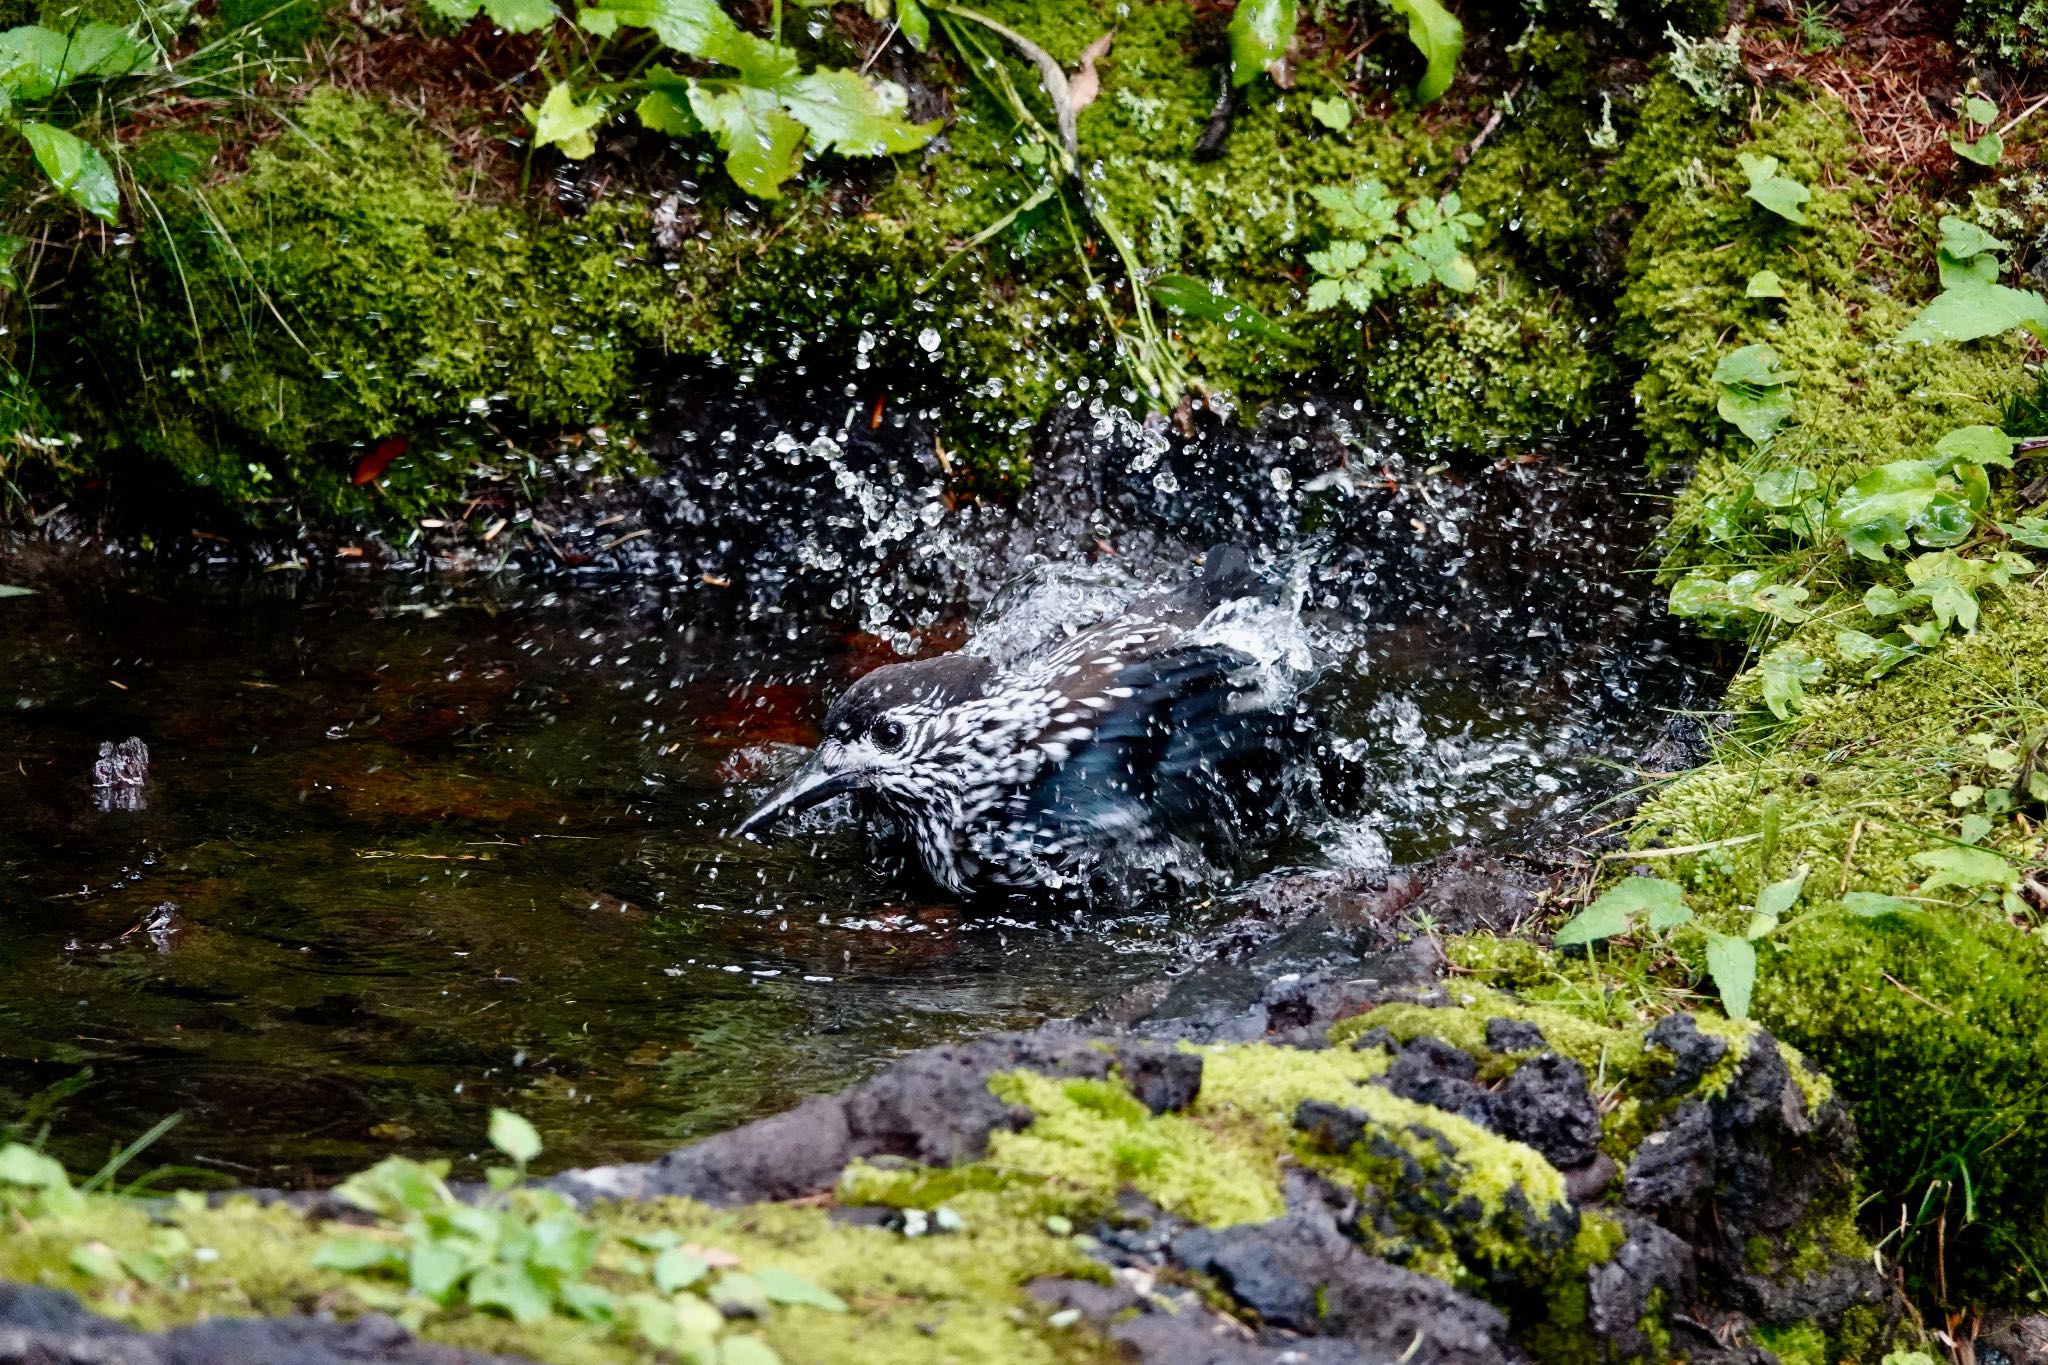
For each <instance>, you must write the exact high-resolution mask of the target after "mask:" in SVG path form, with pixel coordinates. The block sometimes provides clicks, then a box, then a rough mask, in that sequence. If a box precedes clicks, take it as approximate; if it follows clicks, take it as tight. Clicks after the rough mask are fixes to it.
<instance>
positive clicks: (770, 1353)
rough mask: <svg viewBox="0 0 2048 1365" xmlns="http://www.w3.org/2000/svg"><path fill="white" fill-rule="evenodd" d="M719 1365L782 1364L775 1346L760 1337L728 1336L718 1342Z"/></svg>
mask: <svg viewBox="0 0 2048 1365" xmlns="http://www.w3.org/2000/svg"><path fill="white" fill-rule="evenodd" d="M718 1365H782V1357H781V1356H779V1355H777V1354H776V1353H775V1348H774V1347H772V1346H770V1345H769V1344H768V1343H767V1342H765V1341H763V1340H761V1338H759V1337H740V1336H732V1337H727V1338H725V1339H724V1340H723V1341H721V1342H719V1343H718Z"/></svg>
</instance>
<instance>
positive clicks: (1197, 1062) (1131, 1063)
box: [1116, 1041, 1202, 1114]
mask: <svg viewBox="0 0 2048 1365" xmlns="http://www.w3.org/2000/svg"><path fill="white" fill-rule="evenodd" d="M1116 1065H1117V1070H1119V1071H1121V1072H1122V1073H1123V1078H1124V1084H1125V1085H1128V1086H1129V1087H1130V1088H1131V1093H1132V1094H1133V1095H1136V1096H1137V1097H1138V1102H1139V1103H1140V1104H1143V1105H1144V1106H1145V1107H1146V1108H1147V1109H1149V1110H1151V1111H1152V1112H1153V1113H1155V1114H1165V1113H1169V1112H1172V1111H1175V1110H1180V1109H1185V1108H1187V1107H1188V1106H1189V1105H1191V1104H1193V1103H1194V1102H1195V1097H1196V1096H1197V1095H1199V1094H1200V1093H1201V1091H1202V1059H1201V1057H1200V1055H1198V1054H1196V1053H1192V1052H1182V1051H1180V1050H1179V1049H1178V1048H1173V1047H1167V1046H1164V1045H1162V1044H1159V1043H1152V1042H1144V1041H1132V1042H1127V1043H1122V1044H1119V1045H1118V1047H1117V1049H1116Z"/></svg>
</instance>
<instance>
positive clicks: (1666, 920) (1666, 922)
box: [1646, 901, 1692, 934]
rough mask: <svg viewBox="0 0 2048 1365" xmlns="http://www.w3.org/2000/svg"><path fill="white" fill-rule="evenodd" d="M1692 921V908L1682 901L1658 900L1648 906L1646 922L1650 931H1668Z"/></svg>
mask: <svg viewBox="0 0 2048 1365" xmlns="http://www.w3.org/2000/svg"><path fill="white" fill-rule="evenodd" d="M1691 922H1692V910H1691V908H1690V907H1688V906H1687V905H1686V904H1685V903H1684V902H1683V901H1659V902H1658V903H1657V904H1655V905H1652V906H1651V907H1650V914H1649V918H1648V919H1647V921H1646V923H1648V924H1649V926H1650V931H1651V932H1652V933H1657V934H1663V933H1669V932H1670V931H1671V930H1673V929H1676V928H1677V927H1678V926H1679V925H1681V924H1690V923H1691Z"/></svg>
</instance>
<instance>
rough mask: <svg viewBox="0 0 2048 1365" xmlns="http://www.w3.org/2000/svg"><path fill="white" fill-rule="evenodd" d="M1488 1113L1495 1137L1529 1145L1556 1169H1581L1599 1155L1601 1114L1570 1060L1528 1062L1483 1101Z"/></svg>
mask: <svg viewBox="0 0 2048 1365" xmlns="http://www.w3.org/2000/svg"><path fill="white" fill-rule="evenodd" d="M1495 1022H1496V1023H1498V1022H1502V1021H1499V1020H1496V1021H1495ZM1487 1111H1488V1113H1489V1114H1490V1115H1491V1116H1492V1120H1493V1128H1494V1131H1495V1132H1497V1133H1499V1134H1500V1135H1501V1136H1502V1137H1510V1138H1513V1139H1514V1140H1515V1141H1517V1142H1526V1143H1528V1144H1529V1145H1530V1146H1531V1147H1534V1148H1535V1149H1536V1150H1537V1151H1539V1152H1541V1153H1543V1155H1544V1156H1545V1157H1547V1158H1549V1160H1550V1164H1551V1165H1553V1166H1555V1167H1557V1168H1558V1169H1559V1170H1570V1169H1572V1168H1573V1167H1576V1166H1583V1165H1585V1164H1586V1163H1587V1162H1589V1161H1591V1160H1592V1159H1593V1157H1594V1155H1595V1154H1596V1153H1597V1152H1598V1151H1599V1150H1600V1111H1599V1109H1598V1108H1596V1107H1595V1106H1594V1104H1593V1095H1592V1092H1591V1091H1590V1090H1588V1089H1587V1087H1586V1069H1585V1068H1584V1067H1582V1066H1580V1065H1579V1064H1578V1063H1577V1062H1575V1061H1573V1060H1572V1059H1571V1058H1569V1057H1560V1056H1558V1055H1557V1054H1556V1053H1554V1052H1546V1053H1543V1054H1541V1055H1540V1056H1536V1057H1531V1058H1530V1059H1529V1060H1528V1061H1526V1062H1524V1063H1522V1064H1521V1065H1520V1066H1518V1067H1516V1068H1515V1074H1514V1075H1512V1076H1510V1077H1508V1079H1507V1083H1506V1084H1505V1085H1503V1086H1501V1088H1500V1089H1499V1090H1497V1091H1495V1092H1494V1093H1493V1094H1492V1095H1491V1096H1489V1097H1488V1101H1487Z"/></svg>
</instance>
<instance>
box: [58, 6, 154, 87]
mask: <svg viewBox="0 0 2048 1365" xmlns="http://www.w3.org/2000/svg"><path fill="white" fill-rule="evenodd" d="M155 64H156V50H155V49H154V48H152V47H150V46H149V45H148V44H147V43H144V42H141V41H140V40H138V39H136V38H135V37H133V36H132V35H131V34H129V32H128V31H127V30H126V29H123V28H116V27H114V25H112V24H104V23H100V22H99V21H97V20H95V21H94V22H92V23H89V24H81V25H80V26H79V27H77V28H75V29H73V30H72V31H71V34H70V49H69V50H68V51H67V52H66V53H65V54H64V59H63V68H62V71H63V79H65V80H71V79H73V78H76V77H79V76H98V77H100V78H101V79H103V80H111V79H114V78H117V77H120V76H132V75H134V74H135V73H136V72H138V71H144V70H147V69H148V68H149V67H151V66H154V65H155Z"/></svg>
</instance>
